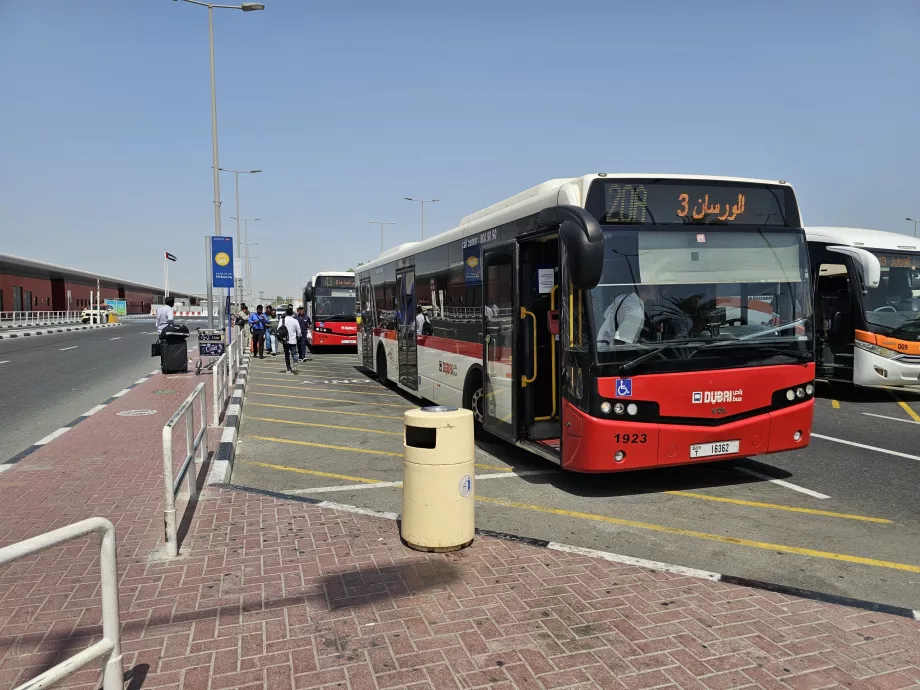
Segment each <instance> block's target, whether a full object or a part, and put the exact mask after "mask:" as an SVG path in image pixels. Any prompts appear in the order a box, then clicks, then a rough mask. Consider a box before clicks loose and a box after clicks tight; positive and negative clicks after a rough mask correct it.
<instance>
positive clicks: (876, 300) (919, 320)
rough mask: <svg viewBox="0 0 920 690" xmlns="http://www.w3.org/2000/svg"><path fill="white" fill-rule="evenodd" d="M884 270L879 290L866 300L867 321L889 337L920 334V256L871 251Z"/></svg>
mask: <svg viewBox="0 0 920 690" xmlns="http://www.w3.org/2000/svg"><path fill="white" fill-rule="evenodd" d="M870 251H872V253H873V254H875V256H877V257H878V260H879V264H881V267H882V273H881V280H880V281H879V284H878V287H876V288H869V289H868V291H867V294H866V295H865V297H863V306H864V308H865V310H866V321H867V322H868V323H869V324H870V325H872V326H876V327H878V330H879V331H881V332H883V333H884V334H885V335H891V336H897V335H898V334H903V335H909V336H911V337H913V336H915V335H916V334H918V333H920V254H907V253H892V252H885V251H881V250H870Z"/></svg>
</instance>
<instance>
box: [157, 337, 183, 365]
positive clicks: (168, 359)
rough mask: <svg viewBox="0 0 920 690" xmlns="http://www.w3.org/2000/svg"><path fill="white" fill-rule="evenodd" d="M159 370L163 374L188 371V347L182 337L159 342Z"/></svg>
mask: <svg viewBox="0 0 920 690" xmlns="http://www.w3.org/2000/svg"><path fill="white" fill-rule="evenodd" d="M160 370H161V371H162V372H163V373H164V374H184V373H186V372H187V371H188V347H187V345H186V342H185V339H184V338H183V339H180V340H178V341H174V342H169V341H166V342H161V343H160Z"/></svg>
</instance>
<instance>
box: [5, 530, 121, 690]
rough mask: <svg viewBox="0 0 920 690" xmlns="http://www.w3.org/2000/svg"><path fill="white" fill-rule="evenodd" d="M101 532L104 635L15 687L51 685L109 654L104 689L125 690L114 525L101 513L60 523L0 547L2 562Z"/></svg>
mask: <svg viewBox="0 0 920 690" xmlns="http://www.w3.org/2000/svg"><path fill="white" fill-rule="evenodd" d="M93 532H98V533H99V535H100V536H99V570H100V572H101V575H102V577H101V585H100V588H99V589H100V591H101V593H102V639H101V640H99V641H98V642H96V643H94V644H92V645H90V646H89V647H87V648H86V649H84V650H83V651H82V652H80V653H79V654H75V655H74V656H72V657H70V658H69V659H67V660H65V661H62V662H61V663H59V664H58V665H57V666H53V667H52V668H49V669H48V670H47V671H45V672H44V673H42V674H41V675H39V676H36V677H35V678H33V679H32V680H29V681H27V682H25V683H23V684H22V685H20V686H19V687H18V688H16V689H15V690H39V688H48V687H51V686H52V685H54V684H55V683H58V682H60V681H61V680H63V679H64V678H66V677H67V676H69V675H71V674H72V673H75V672H76V671H78V670H79V669H81V668H83V667H84V666H86V664H88V663H90V662H91V661H95V660H96V659H99V658H100V657H108V659H107V660H106V662H105V666H104V667H103V672H102V688H103V690H123V688H124V667H123V665H122V656H121V623H120V619H119V615H118V562H117V559H116V553H115V526H114V525H113V524H112V523H111V522H109V521H108V520H106V519H105V518H102V517H91V518H88V519H86V520H81V521H80V522H75V523H73V524H72V525H67V526H66V527H61V528H60V529H56V530H53V531H51V532H48V533H46V534H39V535H38V536H37V537H32V538H31V539H26V540H25V541H21V542H19V543H17V544H11V545H10V546H5V547H3V548H2V549H0V565H4V564H6V563H9V562H11V561H15V560H16V559H18V558H22V557H24V556H28V555H30V554H33V553H38V552H39V551H44V550H46V549H50V548H51V547H52V546H57V545H58V544H62V543H64V542H66V541H72V540H74V539H79V538H80V537H85V536H87V535H88V534H92V533H93Z"/></svg>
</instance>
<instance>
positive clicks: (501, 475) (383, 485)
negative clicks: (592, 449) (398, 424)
mask: <svg viewBox="0 0 920 690" xmlns="http://www.w3.org/2000/svg"><path fill="white" fill-rule="evenodd" d="M553 473H555V470H521V471H520V472H497V473H495V474H477V475H476V481H481V480H483V479H506V478H508V477H532V476H534V475H538V474H553ZM402 485H403V483H402V482H377V483H375V484H346V485H340V486H317V487H314V488H312V489H292V490H290V491H282V493H285V494H290V495H293V496H296V495H300V494H325V493H330V492H335V491H353V490H354V489H390V488H394V487H397V486H402Z"/></svg>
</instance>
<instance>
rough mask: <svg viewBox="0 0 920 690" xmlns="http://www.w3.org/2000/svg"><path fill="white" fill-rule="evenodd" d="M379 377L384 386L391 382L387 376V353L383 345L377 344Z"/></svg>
mask: <svg viewBox="0 0 920 690" xmlns="http://www.w3.org/2000/svg"><path fill="white" fill-rule="evenodd" d="M377 379H378V380H379V381H380V383H382V384H383V385H384V386H388V385H389V384H390V381H389V379H388V378H387V353H386V351H385V350H384V349H383V345H378V346H377Z"/></svg>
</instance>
